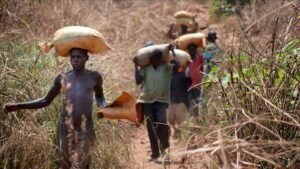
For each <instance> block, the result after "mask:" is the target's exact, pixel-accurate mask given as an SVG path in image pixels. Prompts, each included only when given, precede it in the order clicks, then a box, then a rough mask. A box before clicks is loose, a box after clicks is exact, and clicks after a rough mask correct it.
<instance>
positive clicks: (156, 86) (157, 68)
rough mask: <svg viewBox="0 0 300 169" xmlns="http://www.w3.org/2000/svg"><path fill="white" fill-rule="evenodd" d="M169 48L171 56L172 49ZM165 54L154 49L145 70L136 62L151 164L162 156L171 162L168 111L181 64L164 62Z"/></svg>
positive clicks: (140, 102)
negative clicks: (176, 71)
mask: <svg viewBox="0 0 300 169" xmlns="http://www.w3.org/2000/svg"><path fill="white" fill-rule="evenodd" d="M168 48H169V49H168V52H167V53H169V50H170V48H172V46H171V45H170V46H169V47H168ZM163 55H164V54H163V52H162V50H158V49H156V50H154V51H153V52H151V54H150V64H148V65H146V66H143V67H141V68H138V66H140V65H139V63H138V62H139V61H138V59H137V58H135V59H134V60H133V62H134V64H135V70H136V72H135V80H136V84H137V85H140V84H142V92H141V94H140V96H139V98H138V101H137V102H138V103H139V104H142V105H143V111H144V113H145V117H146V123H147V131H148V136H149V139H150V145H151V151H152V154H151V157H150V158H149V161H156V160H157V159H158V158H159V157H160V154H161V155H162V156H163V158H164V159H168V154H167V152H166V149H167V148H169V146H170V143H169V135H170V128H169V126H168V125H167V108H168V105H169V103H170V84H171V78H172V75H173V72H174V71H175V70H177V68H178V65H177V64H170V63H166V62H164V59H163V58H164V56H163Z"/></svg>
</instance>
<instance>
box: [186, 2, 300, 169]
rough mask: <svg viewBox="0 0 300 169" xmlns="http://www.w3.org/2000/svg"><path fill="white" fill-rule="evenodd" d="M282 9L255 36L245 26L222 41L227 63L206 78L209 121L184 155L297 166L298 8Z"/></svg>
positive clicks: (222, 163)
mask: <svg viewBox="0 0 300 169" xmlns="http://www.w3.org/2000/svg"><path fill="white" fill-rule="evenodd" d="M282 5H284V4H282ZM286 10H288V9H285V10H284V11H280V10H277V11H276V12H275V15H272V16H269V17H268V19H267V21H268V23H266V24H264V26H263V27H261V28H260V29H259V30H260V32H259V34H258V36H255V37H251V36H249V35H250V32H244V31H243V30H244V29H245V28H243V27H239V28H238V29H235V30H234V33H231V34H232V35H234V36H236V38H237V37H238V38H237V39H238V40H237V41H236V42H235V43H234V44H231V43H230V41H227V46H223V49H224V50H225V54H226V56H225V62H224V63H223V64H222V65H219V67H215V68H214V73H213V74H211V75H210V77H209V78H208V79H207V82H206V84H211V85H210V92H209V95H210V97H209V99H208V100H210V101H209V102H208V117H207V121H208V125H207V126H200V127H206V129H204V130H203V129H202V130H201V131H202V134H195V135H193V138H192V139H190V140H189V142H188V149H189V150H188V151H186V152H184V153H183V154H198V153H200V154H202V157H203V159H204V163H206V167H207V168H246V167H251V168H298V167H299V165H300V157H299V146H300V144H299V143H300V135H299V129H300V99H299V98H300V95H299V91H300V69H299V66H300V52H299V51H300V41H299V32H298V31H296V29H297V28H296V27H298V26H299V10H298V8H293V7H292V8H290V9H289V11H288V12H287V11H286ZM287 13H288V15H287ZM240 25H242V24H240ZM232 30H233V29H231V31H232ZM249 30H250V31H251V29H248V31H249ZM230 45H232V46H230ZM206 87H207V86H206ZM195 130H196V131H197V129H195ZM194 133H196V132H194ZM191 159H193V158H192V157H191Z"/></svg>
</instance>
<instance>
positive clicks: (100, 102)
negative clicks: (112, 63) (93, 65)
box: [94, 72, 106, 108]
mask: <svg viewBox="0 0 300 169" xmlns="http://www.w3.org/2000/svg"><path fill="white" fill-rule="evenodd" d="M95 78H96V86H95V89H94V90H95V98H96V103H97V106H98V107H100V108H102V107H105V106H106V101H105V97H104V93H103V87H102V85H103V79H102V76H101V75H100V74H99V73H98V72H95Z"/></svg>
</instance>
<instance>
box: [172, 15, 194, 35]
mask: <svg viewBox="0 0 300 169" xmlns="http://www.w3.org/2000/svg"><path fill="white" fill-rule="evenodd" d="M174 17H175V23H172V24H171V25H170V29H169V31H168V33H167V36H168V37H169V38H170V39H176V38H177V37H179V36H182V35H185V34H188V33H196V32H197V31H198V23H197V22H196V19H195V17H196V16H195V15H193V14H191V13H189V12H187V11H178V12H176V13H175V15H174Z"/></svg>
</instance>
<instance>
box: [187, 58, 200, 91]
mask: <svg viewBox="0 0 300 169" xmlns="http://www.w3.org/2000/svg"><path fill="white" fill-rule="evenodd" d="M203 67H204V58H203V55H199V56H196V58H195V59H194V60H193V62H192V63H191V64H190V65H189V71H190V77H191V80H192V84H191V86H190V89H191V88H193V87H196V86H199V85H200V83H201V82H202V76H203V74H202V73H203Z"/></svg>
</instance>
